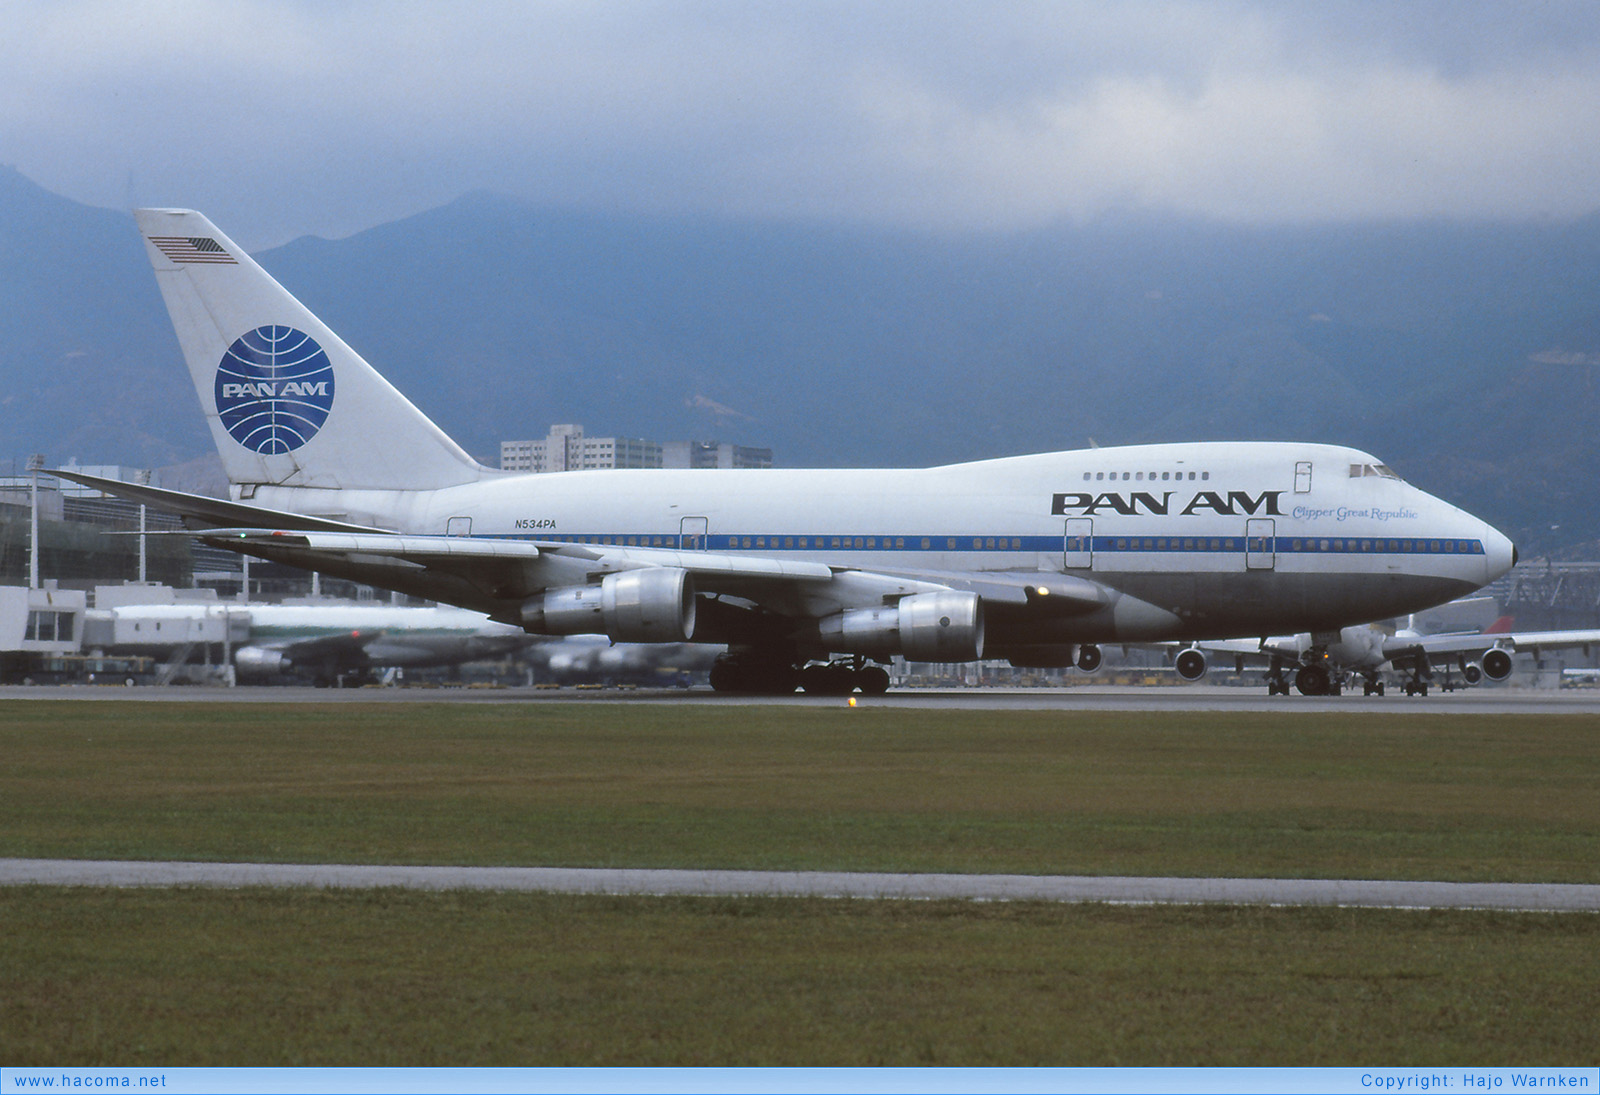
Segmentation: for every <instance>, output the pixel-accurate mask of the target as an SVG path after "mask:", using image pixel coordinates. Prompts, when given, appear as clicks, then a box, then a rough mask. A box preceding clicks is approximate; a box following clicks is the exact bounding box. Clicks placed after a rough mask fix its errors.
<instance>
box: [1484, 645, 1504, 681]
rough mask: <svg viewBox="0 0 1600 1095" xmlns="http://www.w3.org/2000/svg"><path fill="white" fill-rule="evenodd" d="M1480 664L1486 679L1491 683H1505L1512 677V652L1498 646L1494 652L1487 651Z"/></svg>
mask: <svg viewBox="0 0 1600 1095" xmlns="http://www.w3.org/2000/svg"><path fill="white" fill-rule="evenodd" d="M1478 664H1479V665H1481V666H1482V667H1483V675H1484V676H1485V677H1488V678H1489V679H1490V680H1491V681H1503V680H1505V679H1506V678H1507V677H1509V676H1511V651H1509V650H1502V649H1500V648H1499V647H1498V646H1497V647H1495V648H1494V649H1493V650H1485V651H1484V652H1483V657H1482V658H1480V659H1479V661H1478Z"/></svg>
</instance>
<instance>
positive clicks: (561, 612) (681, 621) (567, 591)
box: [522, 567, 695, 643]
mask: <svg viewBox="0 0 1600 1095" xmlns="http://www.w3.org/2000/svg"><path fill="white" fill-rule="evenodd" d="M694 616H695V603H694V583H693V582H692V581H690V579H689V572H688V571H686V570H679V569H677V568H676V567H645V568H643V569H640V570H624V571H621V572H620V573H617V574H607V575H606V576H605V577H604V578H603V579H601V581H600V583H599V584H598V585H587V586H564V587H562V588H560V589H547V590H545V591H544V592H543V593H541V594H539V595H537V596H534V597H529V598H528V599H527V600H526V601H524V602H523V605H522V626H523V628H524V629H526V630H527V631H530V632H533V633H534V634H538V635H604V636H606V637H607V638H608V639H611V640H612V641H613V642H619V643H683V642H688V641H689V640H691V639H692V638H694Z"/></svg>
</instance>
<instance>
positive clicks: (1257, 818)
mask: <svg viewBox="0 0 1600 1095" xmlns="http://www.w3.org/2000/svg"><path fill="white" fill-rule="evenodd" d="M0 756H3V757H4V759H5V763H4V766H3V769H0V855H14V856H67V857H74V858H120V859H207V860H251V861H266V862H274V861H284V862H350V863H470V864H515V865H545V866H557V865H563V866H565V865H575V866H639V867H727V868H741V867H742V868H840V869H862V870H890V871H1008V872H1009V871H1015V872H1022V873H1029V874H1160V875H1165V874H1174V875H1201V876H1216V875H1222V876H1235V875H1237V876H1277V877H1326V878H1423V879H1450V880H1461V881H1468V880H1501V881H1546V882H1600V793H1597V792H1600V722H1597V720H1594V719H1592V718H1584V717H1574V718H1557V717H1539V716H1528V717H1508V718H1499V717H1489V716H1483V717H1476V718H1459V717H1455V718H1453V717H1450V716H1435V715H1407V716H1397V717H1395V718H1393V719H1383V718H1374V717H1370V716H1363V717H1356V718H1351V717H1349V716H1341V715H1290V716H1287V717H1286V716H1284V715H1282V714H1272V715H1262V716H1257V717H1241V716H1230V715H1216V714H1172V715H1160V716H1155V715H1144V714H1120V713H1112V714H1077V713H1071V712H1062V713H1053V712H1038V711H1025V712H991V711H985V712H963V711H938V712H915V711H907V710H904V709H893V708H880V709H871V708H865V709H863V708H857V709H854V710H848V709H845V708H843V707H842V706H841V707H840V708H838V709H816V708H786V707H751V708H725V707H704V706H698V705H696V706H688V705H662V706H626V705H615V706H612V705H590V704H571V705H568V704H555V703H539V704H531V705H515V704H504V705H501V704H496V705H489V706H479V705H470V706H469V705H449V704H439V705H434V704H399V705H393V704H374V705H372V706H370V707H366V706H357V705H348V704H341V705H338V706H327V707H322V706H316V705H260V706H254V705H246V704H222V705H215V706H213V705H204V704H187V703H185V704H170V705H168V704H142V703H141V704H119V703H109V702H93V703H81V704H70V703H29V702H11V703H0Z"/></svg>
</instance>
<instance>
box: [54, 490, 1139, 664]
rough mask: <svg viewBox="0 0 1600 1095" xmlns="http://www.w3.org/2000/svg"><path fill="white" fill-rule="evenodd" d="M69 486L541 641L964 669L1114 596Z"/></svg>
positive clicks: (1092, 588) (212, 539) (1062, 578)
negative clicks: (447, 529) (458, 531)
mask: <svg viewBox="0 0 1600 1095" xmlns="http://www.w3.org/2000/svg"><path fill="white" fill-rule="evenodd" d="M70 478H73V479H74V480H75V481H78V482H82V483H85V484H86V485H89V486H93V487H96V488H98V489H101V490H104V491H106V492H107V493H110V494H116V495H119V496H122V497H130V498H135V499H136V500H140V501H146V502H149V503H150V504H153V505H157V506H159V507H161V508H162V509H166V510H170V511H173V512H176V513H178V514H179V516H180V517H182V518H183V520H184V521H185V523H186V524H188V525H189V526H190V528H191V530H192V535H194V536H196V537H197V538H199V539H201V540H202V541H204V542H205V543H208V544H211V545H214V546H217V547H223V548H226V549H229V550H232V551H236V552H239V553H241V554H246V555H251V556H254V557H257V558H262V559H268V560H271V561H274V562H281V563H286V564H289V565H291V566H295V567H299V568H302V569H306V570H313V571H319V572H321V573H324V574H328V575H330V576H333V577H338V578H345V579H349V580H351V581H356V582H362V583H366V584H370V585H375V586H380V587H382V588H385V589H392V590H396V591H398V592H401V593H405V594H409V595H411V596H416V597H421V598H425V599H428V600H434V601H441V602H444V603H447V604H453V605H459V606H461V607H464V608H470V609H474V610H476V611H479V612H483V613H485V614H486V615H488V616H489V617H490V618H491V619H494V620H496V621H498V622H501V623H508V624H514V625H517V626H521V627H524V628H526V629H527V630H528V631H531V632H536V633H541V634H554V635H561V634H573V633H593V632H604V633H606V634H607V635H609V636H610V637H611V638H613V639H617V640H619V641H633V642H682V641H686V640H689V639H691V638H692V637H693V635H694V634H695V633H696V632H697V630H699V631H702V632H704V633H714V634H717V635H720V636H724V638H722V639H720V640H719V641H723V642H730V643H731V642H739V641H748V642H753V641H763V640H766V641H771V640H772V639H773V638H774V637H778V638H780V639H784V638H800V639H805V640H806V641H811V642H816V643H819V644H822V645H824V646H826V647H828V648H831V649H838V650H846V651H852V650H853V651H859V652H864V653H874V652H878V651H880V650H883V649H887V648H888V646H889V645H891V644H894V645H895V649H896V650H897V651H898V652H902V653H905V654H906V655H907V656H908V657H911V656H915V658H916V660H923V661H937V660H963V659H965V660H971V659H972V658H974V657H977V656H980V654H979V652H980V651H981V650H982V649H983V634H984V630H985V625H984V620H985V618H986V617H987V618H989V619H991V620H994V621H997V622H999V621H1006V622H1010V621H1013V620H1021V619H1032V620H1049V619H1061V618H1066V617H1072V616H1078V615H1082V614H1087V613H1092V612H1096V611H1102V610H1105V609H1107V607H1108V606H1109V605H1111V604H1112V603H1113V602H1114V600H1115V599H1116V598H1117V597H1118V596H1119V594H1117V593H1116V591H1114V590H1111V589H1108V588H1107V587H1105V586H1103V585H1101V584H1099V583H1096V582H1093V581H1090V580H1087V579H1084V578H1079V577H1074V576H1070V575H1062V574H1050V573H1041V572H1038V571H1019V572H1016V573H1011V574H1008V573H1004V572H998V573H996V572H987V573H963V574H954V573H922V572H912V571H908V572H899V571H893V570H885V571H873V570H865V569H860V568H856V567H850V566H833V565H829V564H827V563H821V562H812V561H804V560H786V559H777V558H772V557H770V556H765V555H743V554H737V553H724V552H713V551H701V550H680V549H677V548H658V547H636V546H631V545H629V546H624V545H621V544H615V543H612V544H595V543H576V542H566V541H555V540H523V539H515V538H510V537H491V536H439V535H413V534H402V533H396V532H393V531H386V530H383V529H377V528H370V527H366V526H361V525H355V524H351V523H349V522H347V521H344V520H342V519H341V518H343V517H344V516H345V515H343V514H340V515H326V514H325V515H314V516H304V515H299V514H291V513H280V512H277V511H274V510H270V509H262V508H259V507H253V506H249V505H246V504H244V503H242V502H228V501H225V500H221V499H216V498H205V497H202V496H198V495H190V494H186V493H183V492H180V491H167V490H159V489H157V488H150V487H141V486H138V485H132V484H124V483H120V482H117V481H115V480H107V479H101V478H99V477H96V476H89V475H83V474H80V473H76V472H74V473H72V474H71V476H70ZM696 621H699V623H700V624H701V625H705V624H709V625H710V626H709V627H699V628H697V623H696ZM824 628H826V630H824ZM957 654H960V655H961V658H956V657H955V655H957Z"/></svg>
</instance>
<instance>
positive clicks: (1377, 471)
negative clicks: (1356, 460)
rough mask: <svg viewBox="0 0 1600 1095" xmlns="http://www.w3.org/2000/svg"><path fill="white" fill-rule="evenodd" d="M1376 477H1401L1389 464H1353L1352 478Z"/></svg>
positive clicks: (1351, 466) (1351, 467)
mask: <svg viewBox="0 0 1600 1095" xmlns="http://www.w3.org/2000/svg"><path fill="white" fill-rule="evenodd" d="M1369 477H1376V478H1379V479H1399V478H1400V477H1399V476H1398V475H1396V474H1395V473H1394V470H1393V469H1392V468H1390V467H1389V466H1388V465H1387V464H1351V465H1350V478H1352V479H1365V478H1369Z"/></svg>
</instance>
